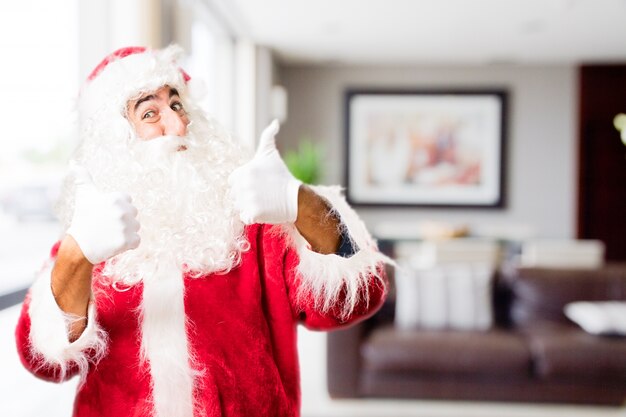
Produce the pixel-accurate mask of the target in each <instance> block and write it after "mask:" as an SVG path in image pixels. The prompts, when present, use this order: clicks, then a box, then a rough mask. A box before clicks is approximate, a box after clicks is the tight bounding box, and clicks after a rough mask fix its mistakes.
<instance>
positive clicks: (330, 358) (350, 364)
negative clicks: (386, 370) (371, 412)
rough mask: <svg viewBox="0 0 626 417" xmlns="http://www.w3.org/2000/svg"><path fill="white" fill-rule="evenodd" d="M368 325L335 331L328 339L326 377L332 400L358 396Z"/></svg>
mask: <svg viewBox="0 0 626 417" xmlns="http://www.w3.org/2000/svg"><path fill="white" fill-rule="evenodd" d="M365 329H366V324H364V323H359V324H356V325H354V326H351V327H348V328H344V329H340V330H334V331H332V332H329V333H328V337H327V339H326V352H327V360H326V367H327V369H326V371H327V372H326V375H327V383H328V393H329V394H330V396H331V397H332V398H353V397H357V396H358V385H359V376H360V373H361V353H360V349H361V343H362V341H363V335H364V333H365Z"/></svg>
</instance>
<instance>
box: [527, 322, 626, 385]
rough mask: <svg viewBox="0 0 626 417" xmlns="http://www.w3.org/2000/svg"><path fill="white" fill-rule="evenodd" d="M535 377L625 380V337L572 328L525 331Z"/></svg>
mask: <svg viewBox="0 0 626 417" xmlns="http://www.w3.org/2000/svg"><path fill="white" fill-rule="evenodd" d="M527 335H528V338H529V342H530V349H531V353H532V357H533V362H534V364H535V372H536V374H537V376H538V377H540V378H543V379H551V380H552V379H554V380H558V379H560V380H571V379H572V378H575V379H578V380H581V381H589V380H602V381H607V380H619V381H626V338H624V337H607V336H596V335H591V334H588V333H586V332H584V331H582V330H580V329H576V328H570V327H567V328H561V329H555V328H551V329H548V328H546V327H544V328H541V327H540V328H538V329H534V330H532V331H529V332H527Z"/></svg>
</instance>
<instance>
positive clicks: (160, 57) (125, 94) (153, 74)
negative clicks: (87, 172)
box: [79, 45, 190, 119]
mask: <svg viewBox="0 0 626 417" xmlns="http://www.w3.org/2000/svg"><path fill="white" fill-rule="evenodd" d="M181 55H182V49H181V48H180V47H179V46H177V45H171V46H168V47H167V48H164V49H149V48H145V47H141V46H134V47H125V48H121V49H118V50H116V51H115V52H113V53H111V54H109V55H108V56H106V57H105V58H104V59H103V60H102V61H101V62H100V63H99V64H98V65H97V66H96V68H94V70H93V71H92V72H91V74H89V76H88V77H87V80H86V82H85V84H84V85H83V87H82V89H81V93H80V98H79V109H80V112H81V114H82V116H83V117H84V118H87V119H93V118H102V117H104V118H105V119H106V118H109V117H111V116H116V115H120V114H123V113H124V111H125V109H126V104H127V103H128V100H130V99H133V98H135V97H138V96H139V95H140V94H142V93H146V92H151V91H155V90H157V89H159V88H161V87H163V86H164V85H168V86H170V87H172V88H176V89H177V90H178V91H179V93H181V94H184V93H185V92H186V89H187V81H189V80H190V77H189V75H188V74H187V73H186V72H185V71H184V70H183V69H182V68H180V67H179V65H178V64H177V61H178V59H179V58H180V57H181Z"/></svg>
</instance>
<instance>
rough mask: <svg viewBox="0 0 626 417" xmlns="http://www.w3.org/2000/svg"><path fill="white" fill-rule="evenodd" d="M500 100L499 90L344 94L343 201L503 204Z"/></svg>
mask: <svg viewBox="0 0 626 417" xmlns="http://www.w3.org/2000/svg"><path fill="white" fill-rule="evenodd" d="M506 98H507V94H506V92H505V91H502V90H490V91H366V90H349V91H347V92H346V94H345V105H346V120H345V128H346V133H345V136H346V152H345V155H346V164H345V167H346V187H347V198H348V201H349V202H350V203H351V204H353V205H357V206H359V205H360V206H432V207H493V208H498V207H503V206H504V182H505V178H504V154H505V149H504V148H505V120H506Z"/></svg>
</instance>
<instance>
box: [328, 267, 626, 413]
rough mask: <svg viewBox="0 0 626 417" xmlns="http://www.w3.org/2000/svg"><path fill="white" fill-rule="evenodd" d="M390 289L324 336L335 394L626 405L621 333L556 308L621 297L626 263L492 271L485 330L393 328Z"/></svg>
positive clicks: (625, 293)
mask: <svg viewBox="0 0 626 417" xmlns="http://www.w3.org/2000/svg"><path fill="white" fill-rule="evenodd" d="M393 292H394V291H393V285H392V290H391V292H390V296H389V299H388V300H387V302H386V303H385V305H384V306H383V308H382V309H381V310H380V311H379V312H378V313H377V314H376V315H375V316H373V317H372V318H370V319H369V320H367V321H365V322H363V323H361V324H359V325H357V326H355V327H351V328H348V329H345V330H339V331H335V332H332V333H330V334H329V336H328V389H329V392H330V395H331V396H332V397H334V398H355V397H379V398H415V399H417V398H419V399H447V400H485V401H520V402H528V401H532V402H557V403H584V404H611V405H620V404H624V401H625V399H626V337H623V336H622V337H620V336H595V335H590V334H587V333H585V332H584V331H583V330H581V329H580V327H579V326H578V325H576V324H574V323H573V322H571V321H569V319H567V317H566V316H565V315H564V314H563V306H564V305H565V304H567V303H569V302H572V301H579V300H586V301H602V300H626V265H623V264H622V265H607V266H606V267H603V268H601V269H594V270H563V269H536V268H532V269H531V268H525V269H522V268H517V269H511V270H510V271H509V272H508V273H499V274H498V276H497V277H496V278H495V279H494V291H493V294H494V297H493V302H494V314H495V322H496V324H495V325H494V327H493V328H492V329H491V330H489V331H452V330H442V331H431V330H424V329H414V330H399V329H396V328H395V327H394V325H393V318H394V296H393ZM625 320H626V318H625Z"/></svg>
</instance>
